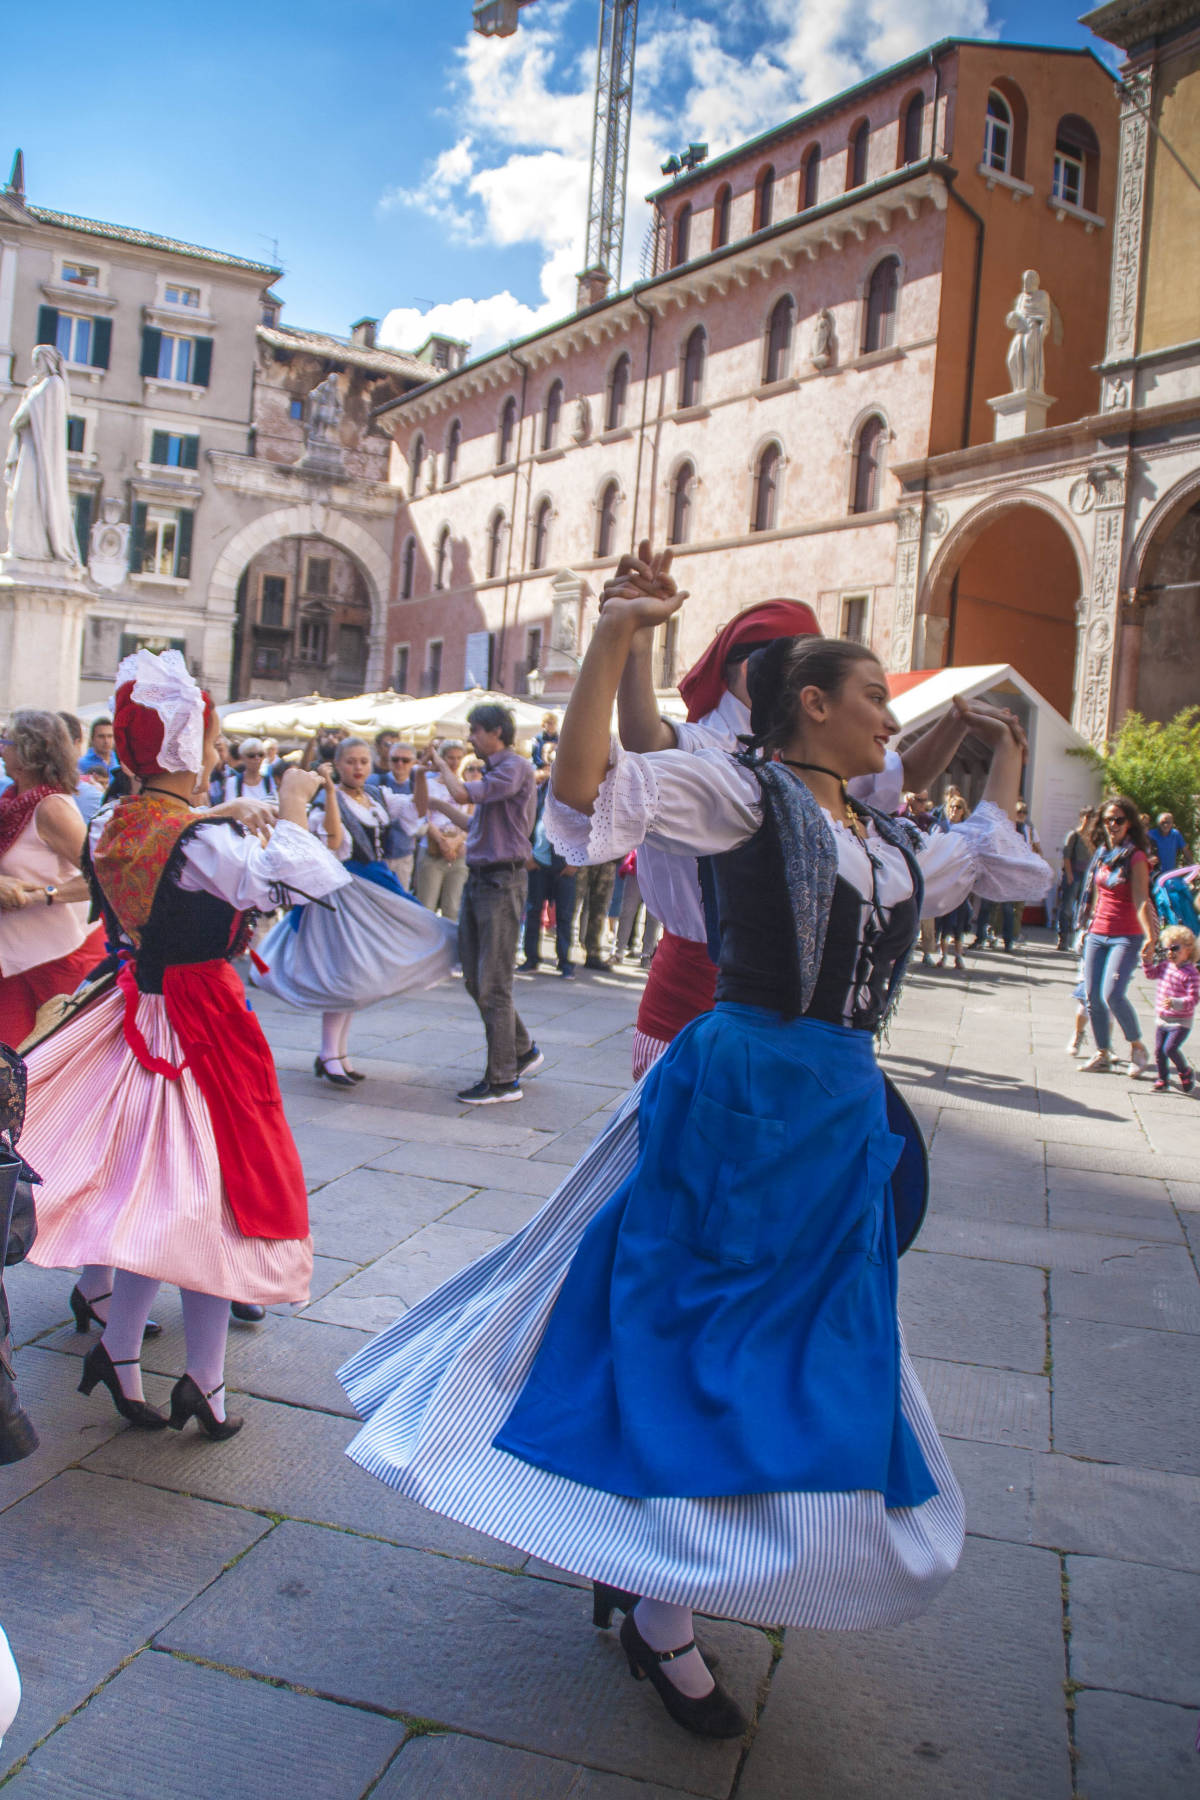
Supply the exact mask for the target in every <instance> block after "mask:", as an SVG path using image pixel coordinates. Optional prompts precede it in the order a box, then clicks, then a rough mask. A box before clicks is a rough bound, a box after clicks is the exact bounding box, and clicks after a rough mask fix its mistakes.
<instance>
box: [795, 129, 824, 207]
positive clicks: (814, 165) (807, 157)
mask: <svg viewBox="0 0 1200 1800" xmlns="http://www.w3.org/2000/svg"><path fill="white" fill-rule="evenodd" d="M820 188H821V146H820V144H811V145H810V146H809V148H808V149H807V150H806V151H805V153H804V163H803V166H802V167H801V170H800V210H801V212H807V211H808V209H809V207H810V206H815V205H816V204H817V197H818V195H819V193H820Z"/></svg>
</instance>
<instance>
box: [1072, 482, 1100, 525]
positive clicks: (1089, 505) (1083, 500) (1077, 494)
mask: <svg viewBox="0 0 1200 1800" xmlns="http://www.w3.org/2000/svg"><path fill="white" fill-rule="evenodd" d="M1067 505H1068V506H1069V507H1070V508H1071V511H1072V512H1073V513H1074V514H1075V515H1076V517H1077V518H1082V517H1083V515H1084V514H1085V513H1090V512H1091V511H1092V510H1093V509H1094V507H1095V505H1096V490H1095V488H1094V487H1093V486H1092V478H1091V476H1090V475H1081V476H1080V477H1079V480H1078V481H1075V482H1072V484H1071V491H1070V493H1069V494H1068V495H1067Z"/></svg>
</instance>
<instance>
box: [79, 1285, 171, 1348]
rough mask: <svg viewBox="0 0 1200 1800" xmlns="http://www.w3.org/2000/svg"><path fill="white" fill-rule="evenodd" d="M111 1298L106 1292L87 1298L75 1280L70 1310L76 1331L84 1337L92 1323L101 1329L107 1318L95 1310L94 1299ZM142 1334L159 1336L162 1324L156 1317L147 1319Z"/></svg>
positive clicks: (144, 1335) (106, 1322)
mask: <svg viewBox="0 0 1200 1800" xmlns="http://www.w3.org/2000/svg"><path fill="white" fill-rule="evenodd" d="M111 1299H112V1294H111V1293H108V1294H97V1295H96V1296H95V1300H89V1299H88V1298H87V1296H86V1294H81V1293H80V1291H79V1284H78V1282H76V1284H75V1286H74V1287H73V1288H72V1289H71V1311H72V1312H73V1313H74V1314H75V1329H76V1331H78V1332H82V1334H83V1335H84V1336H85V1337H86V1336H87V1334H88V1332H89V1331H90V1330H91V1328H92V1326H93V1325H98V1326H99V1327H100V1329H101V1331H103V1330H104V1327H105V1326H106V1325H107V1324H108V1320H107V1319H102V1318H101V1317H100V1314H99V1313H98V1312H97V1311H96V1306H95V1301H96V1300H111ZM142 1335H143V1337H161V1336H162V1326H161V1325H160V1324H159V1322H158V1320H157V1319H147V1320H146V1329H145V1331H144V1332H143V1333H142Z"/></svg>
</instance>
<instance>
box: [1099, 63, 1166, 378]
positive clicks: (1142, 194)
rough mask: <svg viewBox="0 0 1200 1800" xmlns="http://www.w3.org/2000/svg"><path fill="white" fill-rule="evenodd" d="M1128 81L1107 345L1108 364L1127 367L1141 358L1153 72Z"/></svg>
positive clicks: (1130, 76) (1131, 76)
mask: <svg viewBox="0 0 1200 1800" xmlns="http://www.w3.org/2000/svg"><path fill="white" fill-rule="evenodd" d="M1125 80H1126V86H1127V88H1128V90H1129V92H1128V94H1124V95H1122V98H1121V148H1120V162H1119V165H1118V172H1117V217H1116V223H1115V225H1114V228H1113V253H1112V282H1111V285H1110V288H1109V297H1108V342H1107V345H1106V346H1105V351H1104V360H1105V362H1106V363H1113V362H1124V361H1125V360H1126V359H1127V358H1129V357H1132V356H1135V355H1136V354H1137V335H1138V297H1139V294H1140V293H1141V285H1142V240H1143V227H1144V219H1145V209H1146V152H1147V149H1148V147H1149V141H1150V125H1149V121H1148V120H1147V118H1146V113H1147V112H1148V111H1149V110H1150V107H1151V105H1152V103H1153V99H1154V70H1153V69H1140V70H1138V71H1137V72H1136V73H1131V74H1128V75H1127V76H1126V78H1125ZM1135 102H1136V104H1135ZM1143 109H1144V110H1143Z"/></svg>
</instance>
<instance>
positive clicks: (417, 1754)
mask: <svg viewBox="0 0 1200 1800" xmlns="http://www.w3.org/2000/svg"><path fill="white" fill-rule="evenodd" d="M687 1791H688V1790H686V1789H684V1788H674V1787H672V1788H666V1787H660V1786H659V1784H658V1783H657V1782H645V1781H629V1780H627V1779H626V1777H625V1776H623V1775H609V1774H606V1773H605V1772H604V1771H603V1770H600V1769H581V1768H580V1767H579V1766H578V1764H576V1763H569V1762H557V1761H555V1760H554V1759H553V1758H551V1757H549V1756H532V1755H531V1754H530V1753H529V1751H528V1750H510V1749H509V1748H508V1746H507V1745H505V1744H490V1743H488V1742H487V1741H486V1740H485V1739H483V1738H472V1737H461V1736H458V1735H456V1734H446V1733H443V1732H427V1733H425V1734H424V1735H423V1736H419V1737H411V1738H410V1739H409V1740H408V1742H407V1744H405V1746H404V1748H403V1750H402V1751H401V1752H400V1755H399V1756H398V1757H397V1758H396V1760H395V1762H394V1763H393V1764H392V1766H391V1768H390V1769H389V1770H388V1772H387V1774H386V1775H385V1776H384V1778H383V1780H382V1781H381V1782H380V1784H379V1786H378V1787H377V1788H376V1789H375V1792H374V1794H373V1795H372V1796H371V1800H433V1797H434V1796H436V1800H682V1796H683V1795H684V1794H685V1793H686V1792H687Z"/></svg>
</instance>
